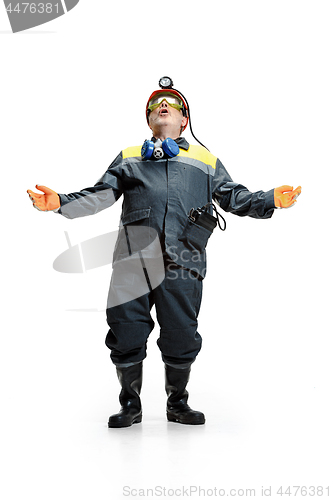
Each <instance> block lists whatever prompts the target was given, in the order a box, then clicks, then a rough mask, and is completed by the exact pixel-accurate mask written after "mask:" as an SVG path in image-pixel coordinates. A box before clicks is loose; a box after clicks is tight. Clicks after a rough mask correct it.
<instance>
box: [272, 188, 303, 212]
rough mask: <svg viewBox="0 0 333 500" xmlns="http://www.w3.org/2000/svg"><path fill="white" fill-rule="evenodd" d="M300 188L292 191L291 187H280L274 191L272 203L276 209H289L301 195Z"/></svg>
mask: <svg viewBox="0 0 333 500" xmlns="http://www.w3.org/2000/svg"><path fill="white" fill-rule="evenodd" d="M301 192H302V188H301V186H298V188H296V189H294V190H293V188H292V186H281V187H278V188H275V189H274V203H275V206H276V208H289V207H292V206H293V205H294V204H295V203H296V198H297V197H298V196H299V195H300V194H301Z"/></svg>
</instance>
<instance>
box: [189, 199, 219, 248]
mask: <svg viewBox="0 0 333 500" xmlns="http://www.w3.org/2000/svg"><path fill="white" fill-rule="evenodd" d="M210 206H212V207H213V210H214V212H215V213H216V216H214V215H211V214H210V213H209V207H210ZM220 219H222V220H223V222H224V225H223V227H222V226H221V224H220ZM217 225H218V226H219V228H220V229H221V230H222V231H225V228H226V222H225V220H224V218H223V217H222V215H221V214H219V213H218V211H217V210H216V207H215V206H214V204H213V203H207V204H206V205H204V206H203V207H201V208H197V209H194V208H191V210H190V212H189V214H188V218H187V221H186V223H185V226H184V230H183V233H182V235H181V236H180V238H179V240H180V241H182V242H183V243H184V245H185V246H186V247H187V248H189V249H190V250H191V251H192V252H193V251H199V252H200V253H202V252H203V251H204V250H205V248H206V245H207V242H208V239H209V238H210V236H211V235H212V233H213V231H214V229H215V227H216V226H217Z"/></svg>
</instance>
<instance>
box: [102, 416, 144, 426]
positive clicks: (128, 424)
mask: <svg viewBox="0 0 333 500" xmlns="http://www.w3.org/2000/svg"><path fill="white" fill-rule="evenodd" d="M141 421H142V415H139V416H138V417H135V419H134V420H132V422H129V423H127V424H124V423H122V422H110V421H109V422H108V427H109V429H119V428H121V427H131V425H133V424H139V423H140V422H141Z"/></svg>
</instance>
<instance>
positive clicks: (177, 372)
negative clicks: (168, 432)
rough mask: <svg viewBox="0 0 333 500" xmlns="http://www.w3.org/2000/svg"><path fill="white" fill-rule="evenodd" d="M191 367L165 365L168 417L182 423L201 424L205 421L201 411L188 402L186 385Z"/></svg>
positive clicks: (171, 420)
mask: <svg viewBox="0 0 333 500" xmlns="http://www.w3.org/2000/svg"><path fill="white" fill-rule="evenodd" d="M190 371H191V367H188V368H175V367H173V366H170V365H165V390H166V393H167V396H168V401H167V419H168V420H169V421H170V422H178V423H180V424H192V425H199V424H204V423H205V415H204V414H203V413H201V411H195V410H192V409H191V408H190V407H189V405H188V404H187V400H188V392H187V390H186V385H187V383H188V381H189V378H190Z"/></svg>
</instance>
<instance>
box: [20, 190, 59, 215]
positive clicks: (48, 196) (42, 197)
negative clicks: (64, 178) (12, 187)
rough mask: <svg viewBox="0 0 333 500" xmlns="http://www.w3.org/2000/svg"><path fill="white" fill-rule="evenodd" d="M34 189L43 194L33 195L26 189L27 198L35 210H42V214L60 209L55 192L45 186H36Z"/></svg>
mask: <svg viewBox="0 0 333 500" xmlns="http://www.w3.org/2000/svg"><path fill="white" fill-rule="evenodd" d="M36 188H37V189H39V190H40V191H43V193H44V194H40V193H34V192H33V191H30V189H28V191H27V193H28V194H29V198H30V200H31V201H32V203H33V206H34V207H35V208H37V210H42V211H43V212H50V211H55V210H57V209H58V208H60V198H59V196H58V194H57V193H56V192H55V191H52V189H49V188H47V187H46V186H40V185H39V184H37V185H36Z"/></svg>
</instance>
